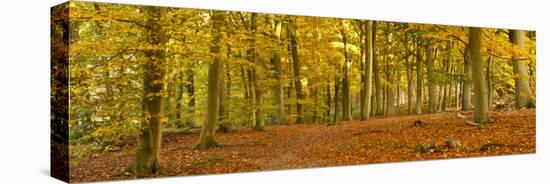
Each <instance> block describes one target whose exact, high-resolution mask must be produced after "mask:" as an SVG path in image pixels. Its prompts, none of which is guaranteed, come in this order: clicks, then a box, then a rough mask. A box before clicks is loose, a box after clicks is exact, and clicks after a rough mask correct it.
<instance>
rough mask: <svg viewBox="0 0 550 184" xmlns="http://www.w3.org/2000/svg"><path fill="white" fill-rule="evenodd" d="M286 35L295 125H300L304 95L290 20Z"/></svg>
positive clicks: (296, 47) (294, 26) (293, 30)
mask: <svg viewBox="0 0 550 184" xmlns="http://www.w3.org/2000/svg"><path fill="white" fill-rule="evenodd" d="M287 28H288V31H287V32H288V34H289V38H290V52H291V57H292V69H293V72H294V85H295V90H296V113H297V114H296V116H297V117H296V123H297V124H299V123H302V122H303V118H304V107H303V100H304V94H303V92H302V77H301V75H300V67H301V64H300V59H299V57H298V45H297V44H298V43H297V41H296V25H295V22H294V20H292V18H290V19H289V23H288V27H287Z"/></svg>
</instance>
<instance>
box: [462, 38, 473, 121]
mask: <svg viewBox="0 0 550 184" xmlns="http://www.w3.org/2000/svg"><path fill="white" fill-rule="evenodd" d="M469 45H470V44H469V43H468V44H466V47H465V48H464V81H463V84H462V110H463V111H467V110H470V109H471V108H472V97H471V91H472V61H471V60H470V46H469Z"/></svg>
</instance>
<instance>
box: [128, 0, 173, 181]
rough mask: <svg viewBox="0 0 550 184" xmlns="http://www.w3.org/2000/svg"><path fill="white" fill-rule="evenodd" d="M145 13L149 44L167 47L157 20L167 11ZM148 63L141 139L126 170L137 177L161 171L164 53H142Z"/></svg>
mask: <svg viewBox="0 0 550 184" xmlns="http://www.w3.org/2000/svg"><path fill="white" fill-rule="evenodd" d="M145 11H146V13H147V15H148V17H147V25H148V26H149V30H148V34H149V39H150V43H151V44H152V45H155V46H157V47H161V48H163V47H164V44H165V43H166V36H165V31H164V30H163V29H162V28H161V26H160V21H158V20H160V19H161V18H162V16H163V15H164V14H165V11H166V9H164V8H158V7H147V8H146V10H145ZM144 53H145V55H146V56H147V58H148V60H147V62H146V63H145V65H144V66H143V67H144V74H143V84H144V87H143V100H142V109H143V118H142V122H141V127H140V135H139V136H138V138H137V148H136V155H135V157H134V161H133V162H132V163H131V164H130V165H129V166H128V167H127V168H126V170H128V171H131V172H133V173H135V174H136V176H138V177H140V176H142V175H146V174H152V173H159V172H160V170H161V161H160V151H161V150H160V147H161V138H162V125H161V124H162V122H161V116H162V90H163V82H162V80H163V78H164V72H165V68H164V63H165V51H164V49H152V50H146V51H144Z"/></svg>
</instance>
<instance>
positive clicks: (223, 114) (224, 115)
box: [218, 48, 231, 133]
mask: <svg viewBox="0 0 550 184" xmlns="http://www.w3.org/2000/svg"><path fill="white" fill-rule="evenodd" d="M227 52H228V53H227V57H228V58H229V57H231V55H230V53H231V50H230V48H228V49H227ZM224 65H225V66H224ZM224 65H222V64H220V84H219V85H220V86H219V88H220V95H219V101H220V103H219V107H218V114H219V116H218V122H219V123H218V124H219V126H218V130H219V131H220V132H224V133H227V132H229V130H230V128H231V127H230V124H229V122H228V120H227V119H228V118H229V111H228V109H227V105H228V104H229V103H228V98H229V95H228V94H229V91H230V87H231V86H230V84H229V77H230V75H229V63H227V62H226V63H225V64H224ZM224 73H225V74H226V76H223V75H221V74H224Z"/></svg>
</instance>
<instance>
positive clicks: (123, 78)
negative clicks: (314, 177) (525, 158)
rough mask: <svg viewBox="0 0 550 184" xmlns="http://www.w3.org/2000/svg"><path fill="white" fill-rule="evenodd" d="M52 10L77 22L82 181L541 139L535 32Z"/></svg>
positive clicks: (458, 153)
mask: <svg viewBox="0 0 550 184" xmlns="http://www.w3.org/2000/svg"><path fill="white" fill-rule="evenodd" d="M52 14H56V15H65V16H67V17H69V19H68V21H64V20H63V19H62V18H59V17H58V16H52V20H51V24H52V26H51V34H52V62H56V61H65V60H66V61H68V62H69V71H68V72H69V77H68V80H69V86H68V88H69V96H70V99H69V102H70V105H69V109H68V110H69V114H70V115H69V117H70V119H69V130H68V132H69V140H68V142H69V143H70V144H69V154H70V178H71V181H77V182H83V181H99V180H110V179H128V178H143V177H162V176H182V175H198V174H215V173H233V172H250V171H264V170H277V169H290V168H311V167H321V166H341V165H354V164H369V163H383V162H398V161H414V160H430V159H444V158H463V157H478V156H491V155H506V154H524V153H535V150H536V148H535V132H536V131H535V122H536V121H535V120H536V114H535V108H536V83H535V81H536V49H535V48H536V33H535V31H529V30H511V29H505V28H479V27H467V26H448V25H433V24H418V23H401V22H388V21H374V20H355V19H341V18H324V17H312V16H292V15H279V14H265V13H255V12H231V11H211V10H201V9H185V8H168V7H153V6H140V5H125V4H105V3H92V2H70V3H68V4H66V5H63V6H59V7H56V8H53V9H52ZM64 47H68V49H69V53H68V54H63V53H59V52H55V50H56V48H64ZM53 60H56V61H53ZM52 128H53V127H52Z"/></svg>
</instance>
